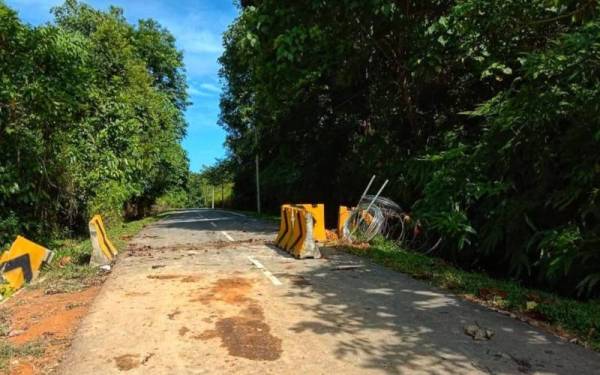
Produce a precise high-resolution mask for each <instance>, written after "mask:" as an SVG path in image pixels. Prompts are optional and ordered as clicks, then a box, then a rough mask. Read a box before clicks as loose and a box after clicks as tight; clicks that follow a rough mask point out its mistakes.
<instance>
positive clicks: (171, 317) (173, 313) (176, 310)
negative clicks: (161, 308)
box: [167, 309, 181, 320]
mask: <svg viewBox="0 0 600 375" xmlns="http://www.w3.org/2000/svg"><path fill="white" fill-rule="evenodd" d="M179 314H181V311H179V309H175V311H173V312H172V313H170V314H167V316H168V317H169V320H174V319H175V317H176V316H177V315H179Z"/></svg>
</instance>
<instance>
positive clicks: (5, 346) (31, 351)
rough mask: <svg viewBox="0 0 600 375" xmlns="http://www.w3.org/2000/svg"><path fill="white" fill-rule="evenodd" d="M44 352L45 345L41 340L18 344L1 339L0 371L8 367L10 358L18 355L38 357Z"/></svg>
mask: <svg viewBox="0 0 600 375" xmlns="http://www.w3.org/2000/svg"><path fill="white" fill-rule="evenodd" d="M43 354H44V345H43V344H42V343H41V342H32V343H28V344H25V345H20V346H16V345H13V344H11V343H10V342H8V341H7V340H0V371H5V370H7V369H8V365H9V364H10V360H11V359H13V358H16V357H28V356H32V357H38V356H41V355H43Z"/></svg>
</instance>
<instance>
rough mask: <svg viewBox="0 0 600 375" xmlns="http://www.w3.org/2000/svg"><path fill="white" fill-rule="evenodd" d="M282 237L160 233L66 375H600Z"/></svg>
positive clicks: (447, 302) (140, 252)
mask: <svg viewBox="0 0 600 375" xmlns="http://www.w3.org/2000/svg"><path fill="white" fill-rule="evenodd" d="M276 229H277V228H276V226H275V225H274V224H271V223H265V222H262V221H258V220H256V219H252V218H248V217H245V216H242V215H239V214H235V213H230V212H224V211H217V210H187V211H181V212H178V213H176V214H174V215H172V216H169V217H167V218H165V219H163V220H161V221H160V222H158V223H156V224H154V225H152V226H150V227H147V228H146V229H145V230H144V231H142V232H141V233H140V234H139V235H138V236H137V237H136V238H134V239H133V241H132V243H131V244H130V248H129V250H128V252H126V253H124V254H121V255H120V259H119V261H118V264H117V265H116V267H115V268H114V270H113V272H112V275H111V276H110V277H109V279H108V281H107V282H106V283H105V284H104V286H103V289H102V291H101V292H100V294H99V295H98V297H97V299H96V301H95V302H94V304H93V306H92V308H91V312H90V314H89V315H88V316H87V317H86V318H85V319H84V321H83V323H82V326H81V327H80V329H79V331H78V333H77V336H76V339H75V341H74V343H73V346H72V348H71V350H70V352H69V353H68V355H67V358H66V359H65V361H64V362H63V364H62V367H61V368H59V369H58V373H59V374H78V375H81V374H121V373H124V372H126V373H128V374H328V375H331V374H477V373H484V374H487V373H489V374H519V373H525V374H599V373H600V356H599V355H598V354H596V353H593V352H591V351H588V350H586V349H584V348H582V347H579V346H576V345H573V344H569V343H566V342H563V341H561V340H560V339H558V338H556V337H554V336H552V335H548V334H546V333H543V332H540V331H538V330H536V329H534V328H532V327H531V326H529V325H526V324H525V323H522V322H520V321H517V320H513V319H510V318H509V317H506V316H503V315H500V314H498V313H495V312H492V311H490V310H487V309H486V308H483V307H480V306H477V305H474V304H471V303H469V302H465V301H461V300H459V299H457V298H455V297H454V296H452V295H450V294H446V293H444V292H442V291H439V290H437V289H434V288H432V287H430V286H428V285H426V284H425V283H422V282H420V281H416V280H413V279H411V278H409V277H407V276H404V275H402V274H399V273H396V272H393V271H390V270H387V269H385V268H383V267H380V266H377V265H375V264H372V263H370V262H368V261H365V260H363V259H361V258H358V257H355V256H352V255H349V254H346V253H341V252H335V251H333V250H329V251H325V252H324V253H325V258H324V259H318V260H295V259H293V258H291V257H290V256H288V255H287V254H286V253H283V252H281V251H278V250H277V249H275V248H274V247H273V246H272V245H270V244H269V241H272V240H273V238H274V237H275V232H276ZM340 266H341V267H340ZM347 266H356V267H347ZM474 324H479V325H480V326H481V327H484V328H488V329H492V330H493V331H494V332H495V336H494V337H493V338H492V339H491V340H489V341H474V340H473V339H472V338H471V337H470V336H467V335H466V334H465V332H464V327H465V326H466V325H474Z"/></svg>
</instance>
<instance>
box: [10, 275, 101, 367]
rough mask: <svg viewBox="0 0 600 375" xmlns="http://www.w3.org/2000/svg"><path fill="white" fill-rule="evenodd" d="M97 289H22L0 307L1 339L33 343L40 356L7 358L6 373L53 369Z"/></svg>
mask: <svg viewBox="0 0 600 375" xmlns="http://www.w3.org/2000/svg"><path fill="white" fill-rule="evenodd" d="M99 290H100V287H99V286H94V287H91V288H88V289H86V290H83V291H77V292H72V293H61V294H45V293H44V291H43V290H41V289H25V290H23V292H21V293H20V294H19V295H18V296H16V297H14V298H12V299H11V300H9V301H8V302H7V303H6V304H4V305H3V306H2V308H0V316H3V317H5V319H6V323H7V326H8V335H9V336H10V337H8V338H3V339H5V340H7V341H8V343H9V344H11V345H13V346H15V347H17V348H20V347H26V346H28V345H36V346H39V347H40V350H42V351H43V355H35V356H27V357H20V358H19V357H17V358H12V359H11V368H10V374H39V373H46V372H48V371H49V370H50V369H52V368H54V367H55V366H56V365H57V364H58V362H59V361H60V359H61V358H62V356H63V354H64V353H65V351H66V350H67V349H68V347H69V345H70V342H71V339H72V338H73V335H74V333H75V331H76V329H77V327H78V326H79V323H80V322H81V319H82V318H83V317H84V316H85V315H86V314H87V312H88V309H89V306H90V304H91V302H92V301H93V299H94V298H95V297H96V295H97V294H98V292H99Z"/></svg>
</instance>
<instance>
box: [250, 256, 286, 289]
mask: <svg viewBox="0 0 600 375" xmlns="http://www.w3.org/2000/svg"><path fill="white" fill-rule="evenodd" d="M248 260H249V261H251V262H252V264H254V265H255V266H256V268H258V269H259V270H261V271H262V273H263V274H264V275H265V276H266V277H267V279H269V280H271V282H272V283H273V285H275V286H280V285H282V284H281V281H279V279H278V278H276V277H275V276H273V274H272V273H271V271H269V270H268V269H266V268H265V266H263V265H262V263H261V262H259V261H258V260H256V259H254V258H252V257H248Z"/></svg>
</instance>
